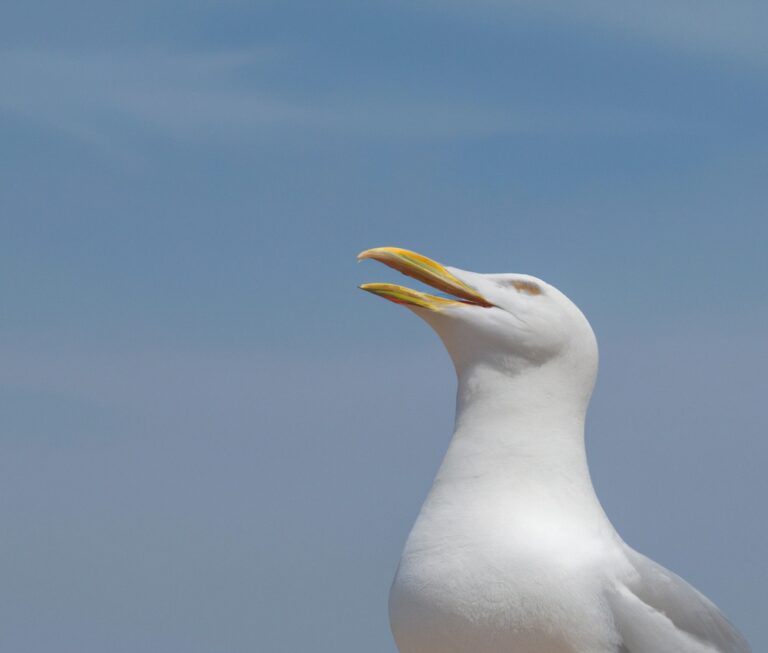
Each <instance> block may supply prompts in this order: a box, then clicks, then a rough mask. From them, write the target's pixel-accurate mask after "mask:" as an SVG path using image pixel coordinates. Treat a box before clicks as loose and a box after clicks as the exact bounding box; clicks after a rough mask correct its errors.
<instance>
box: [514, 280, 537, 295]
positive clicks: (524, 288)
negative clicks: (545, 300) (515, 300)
mask: <svg viewBox="0 0 768 653" xmlns="http://www.w3.org/2000/svg"><path fill="white" fill-rule="evenodd" d="M510 283H511V285H513V286H514V287H515V288H516V289H517V291H518V292H524V293H526V294H528V295H540V294H541V288H540V287H539V286H538V284H535V283H533V281H523V280H522V279H513V280H512V281H511V282H510Z"/></svg>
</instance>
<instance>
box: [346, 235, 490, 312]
mask: <svg viewBox="0 0 768 653" xmlns="http://www.w3.org/2000/svg"><path fill="white" fill-rule="evenodd" d="M367 258H370V259H373V260H375V261H379V262H380V263H383V264H384V265H388V266H389V267H391V268H394V269H395V270H398V271H399V272H402V273H403V274H405V275H407V276H409V277H413V278H414V279H417V280H418V281H421V282H423V283H425V284H427V285H428V286H432V287H433V288H435V289H436V290H441V291H443V292H445V293H447V294H449V295H452V296H453V297H438V296H437V295H430V294H428V293H425V292H421V291H418V290H412V289H411V288H406V287H404V286H398V285H397V284H394V283H364V284H363V285H362V286H360V288H362V289H363V290H367V291H368V292H371V293H373V294H374V295H379V296H380V297H384V299H388V300H389V301H391V302H395V303H396V304H407V305H410V306H418V307H420V308H426V309H428V310H430V311H441V310H443V309H445V308H449V307H451V306H483V307H485V308H490V307H491V306H493V304H491V303H490V302H489V301H488V300H487V299H485V297H483V296H482V295H481V294H480V293H479V292H477V291H476V290H475V289H474V288H471V287H470V286H468V285H467V284H466V283H464V282H463V281H461V280H460V279H458V278H457V277H456V276H454V275H453V274H451V273H450V272H449V271H448V270H446V269H445V267H443V266H442V265H440V263H438V262H437V261H433V260H432V259H429V258H427V257H426V256H422V255H421V254H417V253H416V252H411V251H408V250H407V249H400V248H399V247H376V248H374V249H367V250H365V251H364V252H361V253H360V254H358V255H357V260H358V261H362V260H363V259H367Z"/></svg>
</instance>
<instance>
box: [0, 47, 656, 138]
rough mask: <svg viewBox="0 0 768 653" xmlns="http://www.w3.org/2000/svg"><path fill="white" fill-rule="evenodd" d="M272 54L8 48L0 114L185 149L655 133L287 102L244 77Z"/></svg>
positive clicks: (464, 107) (647, 121) (428, 107)
mask: <svg viewBox="0 0 768 653" xmlns="http://www.w3.org/2000/svg"><path fill="white" fill-rule="evenodd" d="M276 56H277V54H276V53H275V52H274V51H270V50H249V51H244V52H227V53H186V54H179V53H167V52H144V53H121V54H116V53H89V54H82V53H71V52H54V51H28V50H25V51H10V52H9V51H6V52H4V53H3V56H2V58H0V84H2V86H3V89H4V92H3V94H2V96H0V111H4V112H7V113H10V114H12V115H15V116H17V117H18V118H21V119H23V120H27V121H32V122H33V123H35V124H37V125H41V126H44V127H46V128H49V129H55V130H58V131H60V132H63V133H66V134H68V135H70V136H72V137H75V138H78V139H81V140H85V141H87V142H90V143H93V144H97V145H102V146H110V145H116V144H120V143H122V142H124V140H125V139H126V138H127V137H126V135H125V130H126V128H128V129H138V130H139V131H142V130H143V131H146V132H149V133H154V134H156V135H157V134H159V135H161V136H164V137H168V138H174V139H183V140H188V141H192V142H209V143H210V142H213V143H221V142H229V143H232V142H240V141H243V140H245V141H249V140H251V139H254V138H270V137H279V138H288V137H290V136H292V135H298V136H306V135H307V134H316V135H325V134H328V133H331V134H335V135H336V136H337V137H338V136H344V137H352V138H357V139H370V138H374V139H375V138H384V139H399V138H408V139H417V140H418V139H423V140H434V139H456V138H474V137H483V136H489V135H494V134H503V133H507V134H514V133H538V132H544V131H548V132H553V131H554V132H563V131H572V130H574V129H576V130H580V131H585V130H586V131H589V130H595V131H625V130H632V131H638V130H640V131H643V130H647V129H656V128H658V127H659V121H658V119H657V118H656V117H653V116H644V115H636V114H633V113H626V112H622V111H615V110H610V111H606V109H605V108H600V107H584V108H583V109H584V110H583V111H579V110H578V107H576V108H574V107H572V106H571V107H568V108H567V109H566V108H558V107H554V108H547V107H541V106H535V107H534V106H526V105H524V104H519V105H516V106H515V107H510V106H506V105H505V104H504V103H494V102H487V101H486V102H482V101H476V102H473V101H472V100H467V99H466V98H459V97H451V96H450V95H446V94H445V93H443V94H440V93H437V92H435V91H432V92H428V91H425V92H424V93H423V94H418V93H414V92H408V93H404V92H380V93H378V94H377V93H376V92H372V91H370V90H365V91H360V90H356V89H354V88H350V89H348V90H344V91H343V92H338V91H336V92H332V91H328V92H325V93H324V92H321V91H315V92H314V93H304V94H303V95H301V94H300V95H298V96H296V94H292V95H291V96H290V99H288V94H287V93H285V91H284V89H280V88H278V89H273V88H270V86H269V85H268V84H266V83H262V82H260V81H258V80H257V81H254V78H257V77H258V73H259V72H261V71H262V70H263V69H265V68H266V67H267V66H269V65H270V64H271V63H272V61H273V60H274V58H275V57H276Z"/></svg>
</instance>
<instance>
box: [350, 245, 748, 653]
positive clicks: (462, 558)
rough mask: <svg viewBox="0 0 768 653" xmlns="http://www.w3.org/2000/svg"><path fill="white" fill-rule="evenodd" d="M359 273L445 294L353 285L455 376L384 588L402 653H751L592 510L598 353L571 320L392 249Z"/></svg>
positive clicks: (559, 305) (506, 288)
mask: <svg viewBox="0 0 768 653" xmlns="http://www.w3.org/2000/svg"><path fill="white" fill-rule="evenodd" d="M358 259H360V260H362V259H373V260H375V261H379V262H381V263H383V264H385V265H387V266H389V267H391V268H394V269H395V270H398V271H399V272H402V273H403V274H405V275H408V276H409V277H412V278H414V279H417V280H418V281H421V282H423V283H425V284H427V285H429V286H431V287H432V288H435V289H436V290H438V291H441V292H443V293H445V296H438V295H433V294H428V293H425V292H421V291H418V290H413V289H410V288H407V287H404V286H400V285H396V284H391V283H367V284H363V285H362V286H360V287H361V288H362V289H363V290H366V291H368V292H371V293H373V294H375V295H379V296H380V297H383V298H385V299H388V300H390V301H393V302H395V303H398V304H402V305H404V306H406V307H407V308H409V309H411V310H412V311H413V312H414V313H416V314H417V315H418V316H419V317H421V318H423V319H424V320H425V321H426V322H427V323H428V324H429V325H430V326H431V327H432V328H433V329H434V330H435V331H436V332H437V334H438V336H439V337H440V339H441V340H442V341H443V344H444V345H445V347H446V349H447V350H448V353H449V354H450V356H451V358H452V360H453V363H454V366H455V368H456V375H457V378H458V392H457V400H456V421H455V430H454V433H453V437H452V439H451V441H450V444H449V446H448V450H447V452H446V454H445V457H444V459H443V461H442V464H441V465H440V468H439V470H438V472H437V475H436V477H435V480H434V483H433V485H432V489H431V490H430V492H429V494H428V496H427V498H426V500H425V502H424V505H423V506H422V508H421V511H420V512H419V515H418V518H417V519H416V522H415V524H414V526H413V529H412V531H411V533H410V535H409V536H408V539H407V541H406V544H405V547H404V550H403V553H402V557H401V559H400V564H399V566H398V569H397V572H396V575H395V579H394V582H393V584H392V587H391V590H390V596H389V613H390V624H391V627H392V632H393V634H394V638H395V641H396V643H397V646H398V648H399V650H400V653H749V652H750V648H749V645H748V644H747V642H746V641H745V640H744V638H743V637H742V636H741V635H740V634H739V633H738V632H737V631H736V629H735V628H734V627H733V626H732V625H731V623H730V622H729V621H728V620H727V619H726V618H725V617H724V616H723V615H722V613H721V612H720V611H719V609H718V608H717V607H716V606H715V605H714V604H713V603H712V602H711V601H709V600H708V599H707V598H706V597H705V596H704V595H703V594H701V593H700V592H698V591H697V590H696V589H694V588H693V587H692V586H691V585H689V584H688V583H687V582H686V581H684V580H683V579H682V578H680V577H679V576H677V575H675V574H674V573H672V572H671V571H668V570H667V569H665V568H664V567H662V566H661V565H659V564H657V563H655V562H654V561H652V560H650V559H649V558H647V557H645V556H644V555H642V554H640V553H638V552H637V551H635V550H633V549H632V548H630V547H629V546H628V545H627V544H625V543H624V541H623V540H622V539H621V537H620V536H619V535H618V533H617V532H616V530H615V529H614V527H613V526H612V524H611V522H610V521H609V519H608V517H607V516H606V514H605V512H604V511H603V508H602V506H601V505H600V502H599V500H598V498H597V496H596V494H595V490H594V488H593V486H592V481H591V479H590V475H589V469H588V466H587V457H586V451H585V447H584V420H585V416H586V412H587V405H588V404H589V399H590V396H591V394H592V389H593V386H594V383H595V378H596V375H597V361H598V355H597V341H596V339H595V335H594V333H593V331H592V328H591V326H590V325H589V322H588V321H587V319H586V318H585V317H584V315H583V313H582V312H581V311H580V310H579V309H578V308H577V306H576V305H575V304H574V303H573V302H571V301H570V300H569V299H568V298H567V297H566V296H565V295H564V294H563V293H561V292H560V291H559V290H557V289H556V288H554V287H553V286H551V285H549V284H548V283H545V282H544V281H541V280H540V279H537V278H535V277H532V276H529V275H525V274H479V273H476V272H468V271H466V270H460V269H458V268H453V267H446V266H443V265H441V264H440V263H438V262H436V261H433V260H432V259H429V258H427V257H426V256H422V255H421V254H417V253H415V252H412V251H409V250H405V249H400V248H396V247H377V248H375V249H369V250H366V251H364V252H362V253H361V254H360V255H359V256H358Z"/></svg>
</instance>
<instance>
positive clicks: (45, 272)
mask: <svg viewBox="0 0 768 653" xmlns="http://www.w3.org/2000/svg"><path fill="white" fill-rule="evenodd" d="M0 89H2V90H0V142H2V147H0V298H2V312H1V313H0V316H1V318H0V411H1V413H0V414H1V415H2V421H1V422H0V425H1V427H0V519H2V523H3V524H4V525H5V528H3V529H2V530H1V531H0V578H2V584H1V585H0V649H2V650H4V651H13V652H14V653H43V652H45V651H52V650H55V651H57V652H59V653H70V652H71V653H136V652H137V651H142V652H144V653H176V652H178V653H182V652H183V653H240V652H250V651H259V652H265V653H267V652H268V653H295V652H296V651H316V652H318V653H359V652H360V651H365V652H366V653H394V652H395V647H394V644H393V643H392V641H391V637H390V634H389V627H388V620H387V609H386V601H387V592H388V589H389V583H390V580H391V577H392V575H393V573H394V570H395V566H396V564H397V560H398V558H399V553H400V549H401V547H402V544H403V542H404V540H405V537H406V535H407V533H408V531H409V529H410V526H411V524H412V522H413V520H414V518H415V516H416V514H417V511H418V509H419V506H420V504H421V501H422V499H423V498H424V495H425V493H426V492H427V490H428V488H429V486H430V484H431V479H432V476H433V474H434V473H435V471H436V468H437V465H438V464H439V461H440V458H441V456H442V454H443V452H444V450H445V447H446V445H447V442H448V438H449V436H450V432H451V426H452V419H453V398H454V397H453V395H454V391H455V386H454V379H453V376H452V374H453V372H452V368H451V366H450V363H449V361H448V357H447V355H446V354H445V352H444V351H443V350H442V348H441V346H440V343H439V341H438V340H437V338H436V337H435V336H434V334H432V333H431V332H430V330H429V329H428V328H427V327H426V325H424V324H423V323H421V322H420V321H419V320H418V319H416V318H415V317H414V316H413V315H411V314H410V313H409V312H407V311H403V310H400V309H398V308H397V307H395V306H393V305H391V304H389V303H387V302H383V301H381V300H380V299H377V298H374V297H372V296H370V295H367V294H365V293H362V292H360V291H358V290H357V289H356V285H357V284H359V283H362V282H365V281H387V280H395V279H396V278H397V277H396V274H395V273H394V272H393V271H391V270H387V269H385V268H383V267H382V266H379V265H376V264H374V263H368V264H365V265H359V266H358V265H357V264H356V263H355V255H356V254H357V253H358V252H359V251H360V250H362V249H366V248H369V247H373V246H379V245H399V246H404V247H408V248H411V249H415V250H417V251H420V252H423V253H425V254H428V255H430V256H433V257H434V258H436V259H438V260H440V261H441V262H443V263H445V264H448V265H455V266H458V267H462V268H465V269H470V270H475V271H479V272H525V273H530V274H534V275H536V276H539V277H542V278H544V279H545V280H547V281H549V282H550V283H552V284H554V285H556V286H557V287H559V288H560V289H561V290H563V291H564V292H565V293H566V294H568V295H569V296H570V297H571V298H572V299H573V300H574V301H575V302H576V303H577V304H578V305H579V306H580V307H581V308H582V309H583V310H584V312H585V313H586V314H587V316H588V317H589V319H590V320H591V322H592V324H593V326H594V328H595V331H596V333H597V336H598V339H599V342H600V346H601V373H600V378H599V380H598V385H597V389H596V392H595V396H594V400H593V404H592V408H591V411H590V417H589V424H588V449H589V455H590V461H591V468H592V472H593V476H594V481H595V484H596V486H597V490H598V493H599V494H600V496H601V498H602V500H603V503H604V505H605V508H606V510H607V512H608V514H609V516H610V517H611V518H612V520H613V521H614V523H615V524H616V526H617V528H618V529H619V531H620V532H621V533H622V535H623V536H624V537H625V539H626V540H627V541H628V542H629V543H630V544H632V545H633V546H635V547H636V548H638V549H639V550H641V551H643V552H644V553H646V554H648V555H650V556H652V557H653V558H655V559H657V560H658V561H660V562H661V563H663V564H665V565H667V566H669V567H671V568H672V569H674V570H675V571H677V572H678V573H679V574H681V575H682V576H684V577H685V578H687V579H688V580H689V581H691V582H692V583H694V584H695V585H696V586H697V587H699V588H700V589H701V590H703V591H704V592H705V593H706V594H707V595H709V596H710V597H711V598H712V599H713V600H714V601H715V602H716V603H718V604H719V605H720V606H721V607H722V608H723V610H724V611H725V612H726V614H728V615H729V617H730V618H731V619H732V620H733V621H734V622H735V623H736V624H737V625H738V626H739V628H740V629H741V630H742V631H743V632H744V633H745V634H746V635H747V637H748V638H749V639H750V641H751V643H752V646H753V648H754V650H755V651H756V652H757V651H762V650H768V631H766V629H765V622H764V619H765V615H766V613H768V593H766V591H765V587H766V585H768V565H766V564H765V551H766V550H767V548H768V524H767V523H766V509H765V501H766V497H768V480H766V479H767V478H768V475H766V473H765V469H764V468H765V464H766V456H768V440H766V434H767V433H768V416H766V411H765V407H764V402H765V395H766V387H767V386H766V383H767V382H766V375H765V371H764V370H765V367H766V364H768V336H767V335H766V334H768V328H766V327H767V326H768V299H766V297H768V295H767V294H766V289H765V283H766V277H767V273H768V256H766V251H767V250H768V226H767V225H768V221H767V220H766V210H765V207H766V204H767V202H768V183H766V179H767V178H768V131H767V130H766V116H768V5H766V4H765V3H764V2H757V1H748V0H745V1H744V2H739V3H722V2H715V1H714V0H697V1H695V2H694V0H681V1H680V2H676V3H666V2H660V1H656V0H649V1H647V2H644V3H642V4H638V3H634V4H630V3H626V4H625V3H621V2H608V1H607V0H605V1H601V0H585V2H581V3H565V2H554V1H549V0H537V1H535V2H534V1H525V0H523V1H514V0H509V1H501V0H473V1H472V2H469V1H468V0H465V1H464V2H459V1H451V0H446V1H443V2H438V1H437V0H434V1H430V0H412V1H411V2H402V1H398V0H389V1H386V2H384V1H379V0H369V1H367V2H351V1H350V2H337V1H333V0H329V1H324V2H317V1H306V2H294V1H292V0H282V1H280V2H276V1H275V2H268V1H264V2H258V1H255V2H240V1H237V0H217V1H216V2H213V1H204V0H192V1H190V0H185V1H184V2H181V1H180V0H178V1H176V0H164V1H162V0H161V1H155V2H149V1H146V0H136V1H134V2H103V1H101V0H100V1H99V2H96V1H95V0H72V1H71V2H67V3H61V2H53V1H51V0H27V1H26V2H23V3H20V2H15V3H4V4H3V7H2V9H0Z"/></svg>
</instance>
